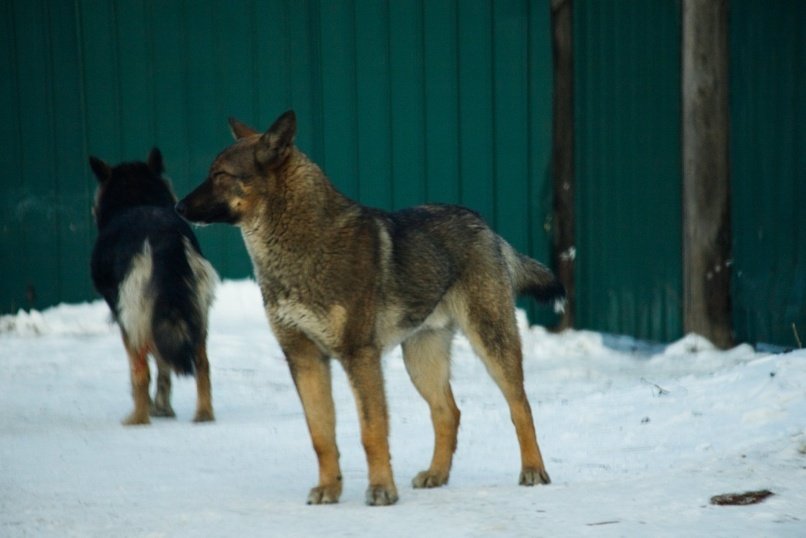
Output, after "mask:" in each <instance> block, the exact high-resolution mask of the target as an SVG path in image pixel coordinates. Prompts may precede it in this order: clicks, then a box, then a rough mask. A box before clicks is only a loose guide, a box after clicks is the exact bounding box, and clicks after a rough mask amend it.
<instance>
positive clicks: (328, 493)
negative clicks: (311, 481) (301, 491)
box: [308, 485, 341, 504]
mask: <svg viewBox="0 0 806 538" xmlns="http://www.w3.org/2000/svg"><path fill="white" fill-rule="evenodd" d="M340 496H341V486H340V485H338V486H316V487H315V488H312V489H311V492H310V493H308V504H333V503H337V502H339V497H340Z"/></svg>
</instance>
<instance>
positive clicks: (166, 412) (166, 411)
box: [149, 405, 176, 418]
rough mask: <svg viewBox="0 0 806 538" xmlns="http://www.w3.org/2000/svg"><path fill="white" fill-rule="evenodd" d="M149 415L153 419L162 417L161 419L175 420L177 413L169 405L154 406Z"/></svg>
mask: <svg viewBox="0 0 806 538" xmlns="http://www.w3.org/2000/svg"><path fill="white" fill-rule="evenodd" d="M149 414H150V415H151V416H152V417H161V418H175V417H176V413H174V410H173V408H172V407H171V406H170V405H168V406H164V405H161V406H157V405H152V406H151V409H149Z"/></svg>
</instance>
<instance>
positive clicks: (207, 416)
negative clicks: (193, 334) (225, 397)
mask: <svg viewBox="0 0 806 538" xmlns="http://www.w3.org/2000/svg"><path fill="white" fill-rule="evenodd" d="M195 361H196V414H195V415H194V416H193V422H210V421H212V420H215V416H214V415H213V397H212V394H211V389H210V362H209V361H208V360H207V346H206V345H205V344H201V345H200V346H199V349H198V351H197V352H196V357H195Z"/></svg>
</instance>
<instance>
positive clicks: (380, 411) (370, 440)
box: [341, 347, 397, 506]
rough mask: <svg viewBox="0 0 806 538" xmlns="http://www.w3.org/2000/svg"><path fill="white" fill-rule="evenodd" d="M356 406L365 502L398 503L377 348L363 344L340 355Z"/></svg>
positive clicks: (376, 504) (375, 504) (372, 503)
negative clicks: (365, 477) (365, 470)
mask: <svg viewBox="0 0 806 538" xmlns="http://www.w3.org/2000/svg"><path fill="white" fill-rule="evenodd" d="M341 363H342V365H343V366H344V370H345V372H347V377H348V378H349V380H350V385H351V387H352V389H353V395H354V396H355V401H356V406H357V407H358V418H359V420H360V422H361V442H362V444H363V445H364V452H366V456H367V465H368V467H369V487H368V488H367V493H366V502H367V504H369V505H370V506H382V505H388V504H394V503H395V502H397V487H396V486H395V481H394V477H393V476H392V464H391V457H390V455H389V417H388V415H387V411H386V396H385V394H384V390H383V373H382V372H381V353H380V350H378V349H375V348H372V347H365V348H362V349H359V350H356V351H355V352H353V353H350V354H349V355H348V356H346V357H341Z"/></svg>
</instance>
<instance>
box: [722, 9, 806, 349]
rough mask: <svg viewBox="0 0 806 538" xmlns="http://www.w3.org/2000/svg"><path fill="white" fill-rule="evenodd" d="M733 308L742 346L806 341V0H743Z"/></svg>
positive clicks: (734, 55) (734, 52) (735, 67)
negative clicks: (805, 130) (797, 336)
mask: <svg viewBox="0 0 806 538" xmlns="http://www.w3.org/2000/svg"><path fill="white" fill-rule="evenodd" d="M730 25H731V42H730V45H731V63H730V76H731V97H730V98H731V109H730V110H731V123H732V125H731V158H732V169H731V174H732V183H733V201H732V202H733V234H734V247H733V249H734V265H733V288H734V293H733V308H734V316H733V318H734V327H735V331H736V334H737V337H738V338H739V339H740V340H749V341H751V342H757V341H762V342H771V343H776V344H779V345H784V346H796V345H797V340H796V338H795V333H794V331H793V329H792V325H793V324H795V325H796V327H797V330H798V332H799V334H800V339H801V341H806V218H804V212H803V206H804V200H806V137H804V125H806V38H805V37H804V26H806V4H804V3H803V2H800V1H798V0H789V1H785V0H781V1H778V2H757V1H753V0H733V1H732V2H731V9H730Z"/></svg>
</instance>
